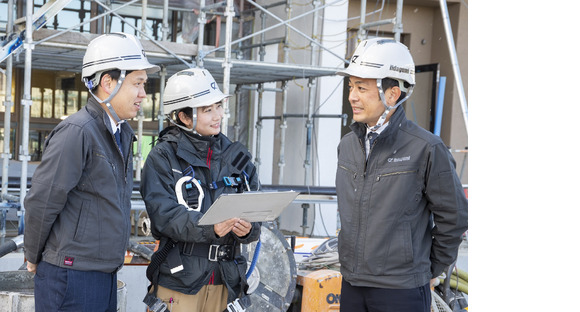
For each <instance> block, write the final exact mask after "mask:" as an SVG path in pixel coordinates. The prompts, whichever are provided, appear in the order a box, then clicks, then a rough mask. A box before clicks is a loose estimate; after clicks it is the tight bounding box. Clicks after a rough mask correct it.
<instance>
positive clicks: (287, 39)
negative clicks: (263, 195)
mask: <svg viewBox="0 0 580 312" xmlns="http://www.w3.org/2000/svg"><path fill="white" fill-rule="evenodd" d="M291 17H292V0H288V1H287V2H286V20H290V18H291ZM288 42H290V31H289V28H288V25H286V27H285V29H284V64H288V59H289V58H290V47H289V46H288ZM287 109H288V81H287V80H284V81H282V115H281V116H282V118H281V119H280V156H279V158H278V184H283V181H284V167H285V166H286V154H285V153H286V152H285V150H286V129H287V128H288V122H287V121H286V117H285V114H286V111H287Z"/></svg>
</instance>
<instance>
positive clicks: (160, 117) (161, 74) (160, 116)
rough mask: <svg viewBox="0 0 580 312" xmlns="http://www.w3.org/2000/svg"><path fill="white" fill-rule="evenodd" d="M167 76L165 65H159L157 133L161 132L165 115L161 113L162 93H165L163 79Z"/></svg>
mask: <svg viewBox="0 0 580 312" xmlns="http://www.w3.org/2000/svg"><path fill="white" fill-rule="evenodd" d="M166 76H167V68H166V67H165V65H161V71H160V72H159V77H160V79H159V111H158V113H157V121H158V122H159V133H161V131H163V120H165V114H164V112H163V93H164V92H165V77H166Z"/></svg>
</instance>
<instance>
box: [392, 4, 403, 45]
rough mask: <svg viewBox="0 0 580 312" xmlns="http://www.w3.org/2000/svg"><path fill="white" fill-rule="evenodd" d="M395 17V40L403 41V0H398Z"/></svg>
mask: <svg viewBox="0 0 580 312" xmlns="http://www.w3.org/2000/svg"><path fill="white" fill-rule="evenodd" d="M395 19H396V22H395V26H394V27H393V32H394V33H395V41H397V42H401V33H402V32H403V22H402V21H403V0H397V13H396V15H395Z"/></svg>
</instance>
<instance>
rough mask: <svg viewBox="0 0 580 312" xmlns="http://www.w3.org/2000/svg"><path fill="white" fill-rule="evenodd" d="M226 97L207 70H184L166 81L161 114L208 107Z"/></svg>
mask: <svg viewBox="0 0 580 312" xmlns="http://www.w3.org/2000/svg"><path fill="white" fill-rule="evenodd" d="M226 97H229V95H225V94H223V93H222V91H221V90H220V89H219V87H218V85H217V83H216V82H215V80H214V79H213V77H212V75H211V74H210V73H209V71H207V69H202V68H190V69H185V70H182V71H180V72H177V73H176V74H174V75H173V76H171V77H170V78H169V79H168V80H167V86H166V87H165V91H164V92H163V112H164V113H165V115H169V114H171V112H173V111H175V110H178V109H181V108H185V107H191V108H196V107H203V106H209V105H212V104H214V103H217V102H221V101H222V100H223V99H225V98H226ZM194 113H195V112H194Z"/></svg>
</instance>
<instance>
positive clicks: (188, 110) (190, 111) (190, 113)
mask: <svg viewBox="0 0 580 312" xmlns="http://www.w3.org/2000/svg"><path fill="white" fill-rule="evenodd" d="M181 112H183V113H184V114H185V115H187V117H189V118H192V119H193V108H191V107H184V108H182V109H180V110H178V111H177V113H176V114H175V119H176V120H175V121H176V122H177V124H178V125H180V126H184V127H185V124H184V123H183V121H181V119H180V118H179V113H181Z"/></svg>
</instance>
